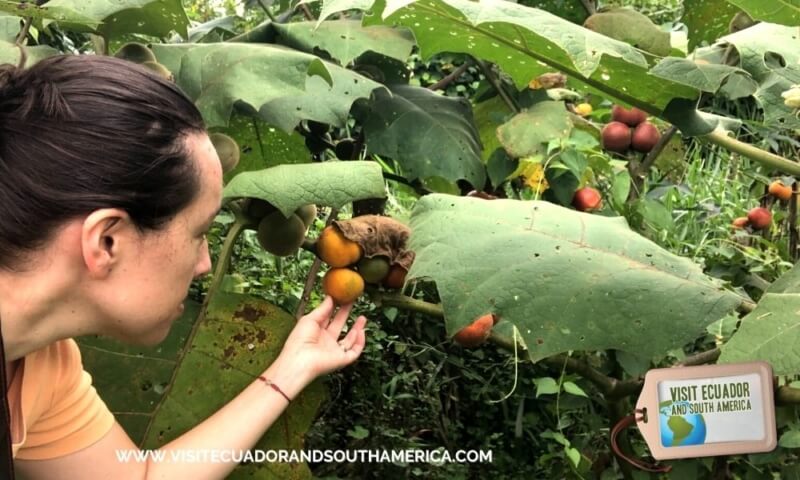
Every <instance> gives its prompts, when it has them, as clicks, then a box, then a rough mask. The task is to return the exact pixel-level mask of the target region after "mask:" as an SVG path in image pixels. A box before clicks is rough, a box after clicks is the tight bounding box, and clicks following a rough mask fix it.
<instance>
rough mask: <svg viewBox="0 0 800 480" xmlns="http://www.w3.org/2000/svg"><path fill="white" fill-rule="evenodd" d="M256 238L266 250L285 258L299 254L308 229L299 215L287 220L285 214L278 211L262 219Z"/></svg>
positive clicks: (293, 215)
mask: <svg viewBox="0 0 800 480" xmlns="http://www.w3.org/2000/svg"><path fill="white" fill-rule="evenodd" d="M256 237H257V238H258V243H259V244H260V245H261V247H262V248H263V249H264V250H266V251H268V252H269V253H271V254H273V255H277V256H279V257H285V256H287V255H292V254H293V253H295V252H297V250H298V249H300V246H301V245H303V240H304V239H305V237H306V227H305V225H303V221H302V220H300V217H298V216H297V215H295V214H292V215H291V216H290V217H289V218H286V217H284V216H283V213H281V212H280V211H276V212H273V213H270V214H269V215H267V216H266V217H264V218H262V219H261V221H260V222H259V224H258V233H257V234H256Z"/></svg>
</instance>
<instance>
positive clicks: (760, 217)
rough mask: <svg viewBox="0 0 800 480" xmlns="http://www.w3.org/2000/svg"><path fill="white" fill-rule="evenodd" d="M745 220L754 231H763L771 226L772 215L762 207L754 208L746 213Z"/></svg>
mask: <svg viewBox="0 0 800 480" xmlns="http://www.w3.org/2000/svg"><path fill="white" fill-rule="evenodd" d="M747 220H748V221H749V222H750V226H751V227H753V228H754V229H755V230H763V229H765V228H768V227H769V226H770V224H772V213H771V212H770V211H769V210H767V209H766V208H763V207H756V208H753V209H751V210H750V211H749V212H747Z"/></svg>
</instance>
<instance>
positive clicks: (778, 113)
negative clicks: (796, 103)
mask: <svg viewBox="0 0 800 480" xmlns="http://www.w3.org/2000/svg"><path fill="white" fill-rule="evenodd" d="M720 41H721V42H728V43H730V44H731V45H733V46H734V47H736V52H737V53H738V54H739V58H740V61H741V68H742V69H743V70H746V71H747V72H749V73H750V75H752V77H753V79H755V81H756V82H758V90H756V92H755V93H754V94H753V97H755V99H756V102H758V104H759V106H760V107H761V108H763V109H764V123H765V124H766V125H767V126H770V127H780V128H800V119H798V117H797V115H796V113H797V112H796V111H795V110H794V109H792V108H790V107H788V106H786V105H785V104H784V98H783V97H782V96H781V94H782V93H783V92H784V91H786V90H789V89H790V88H791V87H792V85H794V84H797V83H800V36H798V35H797V27H785V26H783V25H775V24H771V23H759V24H757V25H753V26H752V27H750V28H746V29H744V30H742V31H740V32H738V33H734V34H733V35H728V36H725V37H722V38H721V39H720Z"/></svg>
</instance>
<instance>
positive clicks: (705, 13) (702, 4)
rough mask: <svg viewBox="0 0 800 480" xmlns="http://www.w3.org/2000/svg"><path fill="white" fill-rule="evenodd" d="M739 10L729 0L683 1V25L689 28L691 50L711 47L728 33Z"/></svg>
mask: <svg viewBox="0 0 800 480" xmlns="http://www.w3.org/2000/svg"><path fill="white" fill-rule="evenodd" d="M738 11H739V9H738V8H736V7H734V6H733V5H731V4H730V3H728V2H727V0H683V23H685V24H686V26H687V27H688V28H689V50H693V49H694V48H695V47H697V46H700V45H702V44H703V43H707V44H709V45H711V44H712V43H714V42H715V41H717V39H718V38H719V37H721V36H723V35H726V34H727V33H729V32H728V24H730V22H731V19H732V18H733V16H734V15H736V12H738Z"/></svg>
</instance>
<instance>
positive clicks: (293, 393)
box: [259, 356, 313, 400]
mask: <svg viewBox="0 0 800 480" xmlns="http://www.w3.org/2000/svg"><path fill="white" fill-rule="evenodd" d="M262 376H263V377H264V378H266V379H268V380H270V381H271V382H272V383H273V384H274V385H275V386H277V387H278V388H279V389H280V390H281V391H282V392H283V393H284V394H285V395H286V396H287V397H289V398H290V399H291V400H294V399H295V398H297V396H298V395H299V394H300V392H302V391H303V389H304V388H306V387H307V386H308V384H309V383H311V381H313V378H310V375H309V374H308V372H307V369H306V368H305V367H304V366H303V365H298V364H297V363H296V362H292V361H287V360H286V359H285V358H283V357H281V356H279V357H278V358H277V359H276V360H275V361H274V362H272V365H270V366H269V368H267V369H266V370H265V371H264V373H263V374H262ZM260 381H261V380H259V382H260ZM265 386H266V387H267V388H271V387H269V386H268V385H265ZM275 393H276V394H278V392H275Z"/></svg>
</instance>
